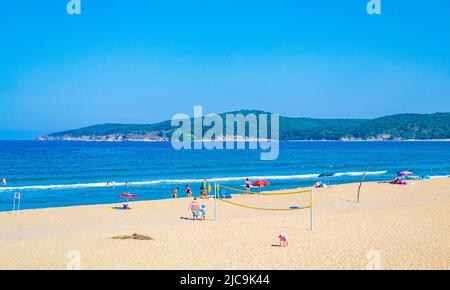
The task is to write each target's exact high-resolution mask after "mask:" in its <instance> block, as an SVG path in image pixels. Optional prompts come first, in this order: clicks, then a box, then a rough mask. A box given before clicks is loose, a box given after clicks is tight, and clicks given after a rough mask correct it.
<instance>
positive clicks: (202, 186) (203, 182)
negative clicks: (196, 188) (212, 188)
mask: <svg viewBox="0 0 450 290" xmlns="http://www.w3.org/2000/svg"><path fill="white" fill-rule="evenodd" d="M200 190H201V195H202V196H206V194H207V189H206V178H205V179H203V181H202V185H201V186H200Z"/></svg>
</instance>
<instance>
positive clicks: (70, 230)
mask: <svg viewBox="0 0 450 290" xmlns="http://www.w3.org/2000/svg"><path fill="white" fill-rule="evenodd" d="M357 189H358V184H347V185H339V186H333V187H331V188H330V189H319V190H315V200H316V207H315V230H314V231H311V230H310V229H309V210H299V211H288V212H273V211H254V210H249V209H244V208H240V207H236V206H233V205H229V204H225V203H221V202H219V216H218V217H219V219H218V221H213V220H210V219H212V218H213V211H214V210H213V200H205V201H201V202H204V203H205V204H206V205H207V207H208V219H209V220H206V221H195V222H194V221H192V220H190V219H188V218H190V217H191V215H190V212H189V211H188V204H189V200H188V199H177V200H157V201H145V202H136V203H131V204H130V206H131V207H132V210H129V211H117V210H112V209H111V207H112V206H114V205H95V206H79V207H67V208H52V209H42V210H29V211H22V212H21V213H20V214H19V215H18V216H15V215H12V214H11V213H6V212H4V213H0V269H66V268H68V267H73V261H74V260H73V259H74V258H73V257H74V255H75V256H76V255H77V254H78V253H79V258H80V259H79V261H80V264H79V266H80V267H81V269H366V268H381V269H450V178H443V179H435V180H430V181H413V182H411V183H410V184H409V185H407V186H400V185H389V184H378V183H366V184H364V185H363V188H362V191H361V201H360V203H356V202H355V199H356V193H357ZM232 200H233V201H234V202H241V203H244V204H249V205H254V206H262V207H267V206H270V207H273V206H275V207H277V206H283V207H285V206H286V205H289V204H291V205H299V206H302V205H306V204H307V198H304V197H301V196H297V195H289V196H282V197H279V196H253V195H252V196H248V195H246V196H240V195H236V196H234V197H233V199H232ZM300 203H301V204H300ZM280 232H286V233H288V235H289V246H288V247H286V248H280V247H278V246H277V245H278V242H279V241H278V238H277V236H278V234H279V233H280ZM135 233H137V234H138V235H143V236H147V237H151V239H134V238H130V239H112V237H116V236H125V235H127V236H131V237H132V236H133V234H135Z"/></svg>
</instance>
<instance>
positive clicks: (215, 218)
mask: <svg viewBox="0 0 450 290" xmlns="http://www.w3.org/2000/svg"><path fill="white" fill-rule="evenodd" d="M217 198H218V190H217V183H214V221H217Z"/></svg>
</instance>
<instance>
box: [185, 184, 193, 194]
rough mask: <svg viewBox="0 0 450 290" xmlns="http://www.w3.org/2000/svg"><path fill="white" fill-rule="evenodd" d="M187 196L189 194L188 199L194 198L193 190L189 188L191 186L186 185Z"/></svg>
mask: <svg viewBox="0 0 450 290" xmlns="http://www.w3.org/2000/svg"><path fill="white" fill-rule="evenodd" d="M186 194H187V196H188V197H191V196H192V190H191V188H190V187H189V185H186Z"/></svg>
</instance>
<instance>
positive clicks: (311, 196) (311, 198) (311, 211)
mask: <svg viewBox="0 0 450 290" xmlns="http://www.w3.org/2000/svg"><path fill="white" fill-rule="evenodd" d="M309 215H310V228H311V231H314V189H311V190H310V192H309Z"/></svg>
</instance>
